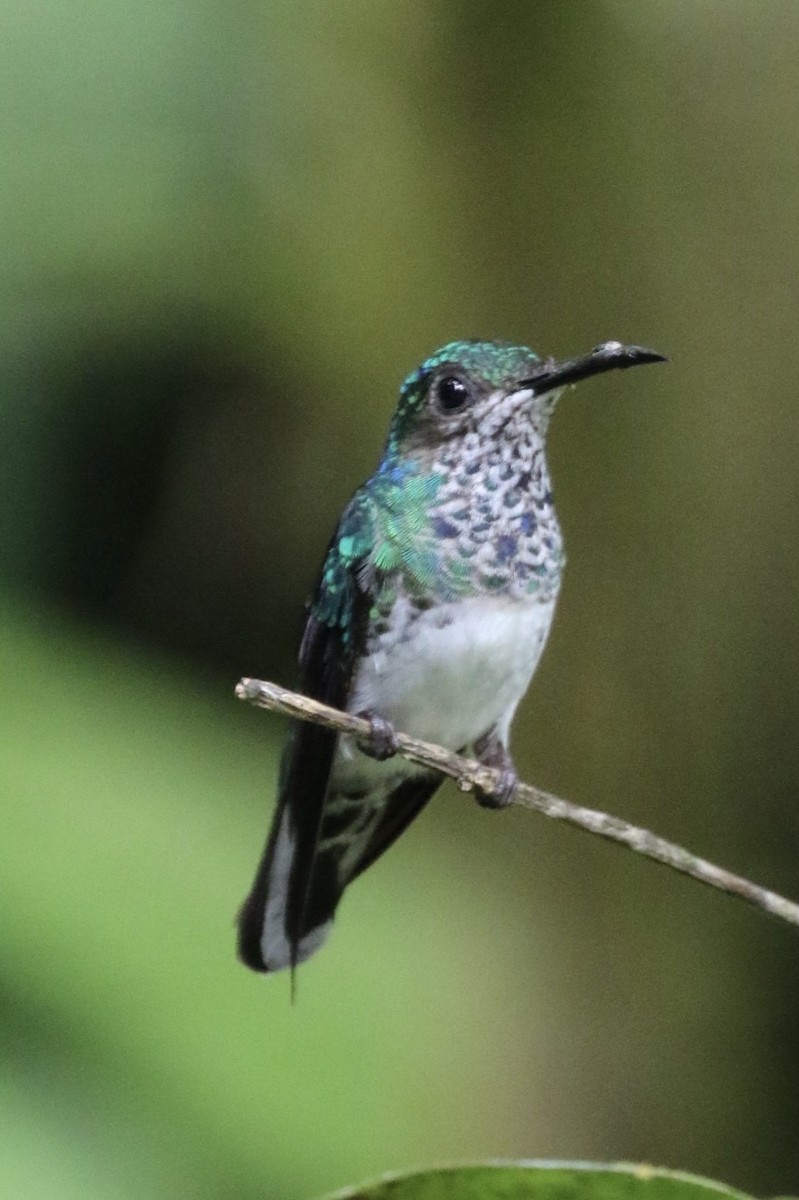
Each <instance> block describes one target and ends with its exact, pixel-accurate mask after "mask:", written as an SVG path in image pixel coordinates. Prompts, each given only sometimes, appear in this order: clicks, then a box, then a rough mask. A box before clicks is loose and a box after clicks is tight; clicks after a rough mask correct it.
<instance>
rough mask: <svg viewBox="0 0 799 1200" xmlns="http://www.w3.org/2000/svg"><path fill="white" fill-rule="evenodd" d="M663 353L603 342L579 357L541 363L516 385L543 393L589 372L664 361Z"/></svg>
mask: <svg viewBox="0 0 799 1200" xmlns="http://www.w3.org/2000/svg"><path fill="white" fill-rule="evenodd" d="M667 361H668V360H667V358H666V356H665V354H658V352H657V350H647V349H645V347H644V346H623V345H622V344H621V342H603V343H602V345H601V346H597V347H596V349H594V350H592V351H591V353H590V354H585V355H583V357H582V358H567V359H565V360H564V361H563V362H555V361H553V360H550V361H549V362H543V363H542V364H541V369H540V370H539V371H537V372H536V373H535V375H531V376H530V378H529V379H525V380H523V381H522V383H521V384H520V385H519V387H520V388H530V389H531V390H532V392H533V394H534V395H536V396H543V395H544V393H545V392H552V391H554V390H555V389H556V388H562V387H566V386H567V385H568V384H570V383H578V382H579V381H580V380H581V379H588V377H589V375H601V374H602V372H603V371H616V370H620V371H621V370H624V369H625V367H637V366H638V365H639V364H640V363H651V362H667Z"/></svg>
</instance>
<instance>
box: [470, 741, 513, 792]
mask: <svg viewBox="0 0 799 1200" xmlns="http://www.w3.org/2000/svg"><path fill="white" fill-rule="evenodd" d="M474 750H475V754H476V755H477V758H478V759H479V761H480V762H481V763H482V764H483V766H486V767H494V768H495V769H496V770H498V771H499V779H498V781H497V785H496V787H493V788H492V789H491V791H490V792H487V791H485V790H484V789H483V788H478V789H476V797H477V803H478V804H479V805H480V806H481V808H507V807H508V805H509V804H512V803H513V797H514V795H515V793H516V785H517V784H518V782H519V776H518V775H517V773H516V768H515V766H514V765H513V759H512V758H511V756H510V754H509V753H508V750H507V747H506V746H505V745H504V743H503V741H502V739H501V738H500V737H499V735H498V734H497V732H496V730H493V729H490V730H489V731H488V733H486V734H484V735H483V736H482V737H481V738H478V739H477V741H476V742H475V744H474Z"/></svg>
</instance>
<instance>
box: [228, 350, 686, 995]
mask: <svg viewBox="0 0 799 1200" xmlns="http://www.w3.org/2000/svg"><path fill="white" fill-rule="evenodd" d="M664 358H665V356H664V355H662V354H658V353H657V352H656V351H654V350H647V349H644V348H643V347H641V346H625V345H622V344H621V343H620V342H615V341H610V342H604V343H603V344H602V345H600V346H597V347H596V348H595V349H594V350H592V351H591V352H590V353H589V354H586V355H583V356H582V357H578V358H571V359H565V360H560V361H558V360H555V359H553V358H541V357H540V356H539V355H538V354H536V353H535V352H534V351H533V350H530V349H528V348H527V347H526V346H516V345H511V344H509V343H506V342H497V341H478V340H470V341H456V342H450V343H449V344H448V345H446V346H444V347H442V348H441V349H440V350H437V351H436V352H435V353H434V354H432V355H431V356H430V357H429V358H427V359H426V360H425V361H424V362H423V363H422V364H421V366H419V367H417V369H416V370H414V371H412V372H411V374H410V375H408V377H407V378H406V379H405V382H404V383H403V384H402V387H401V389H400V394H399V402H398V404H397V407H396V409H395V411H394V415H393V417H392V419H391V423H390V426H389V430H388V437H387V440H386V444H385V448H384V450H383V454H382V457H381V458H380V461H379V463H378V466H377V469H376V470H375V472H374V474H373V475H372V476H371V477H370V478H369V479H368V480H367V481H366V483H364V484H363V485H362V486H361V487H360V488H358V490H357V491H356V492H355V494H354V495H353V497H352V499H351V500H350V502H349V504H347V506H346V508H345V509H344V512H343V513H342V516H341V519H340V520H339V523H338V526H337V528H336V531H335V533H334V534H333V538H332V540H331V542H330V544H329V547H328V550H327V553H326V555H325V558H324V561H323V565H322V570H321V574H320V576H319V580H318V582H317V585H316V587H315V589H314V591H313V594H312V596H311V599H310V602H309V605H308V611H307V620H306V624H305V629H304V633H303V636H302V640H301V645H300V650H299V688H300V690H301V691H302V692H304V693H305V694H306V695H308V696H311V697H313V698H314V699H316V700H320V701H322V702H324V703H326V704H329V705H332V706H333V707H335V708H340V709H344V710H346V711H348V712H351V713H357V714H359V715H361V716H365V717H367V718H368V720H369V728H370V730H371V736H370V737H369V738H368V739H367V740H366V741H356V740H355V739H354V738H353V737H352V736H350V735H346V734H337V733H335V732H333V731H331V730H327V729H322V728H321V727H320V726H318V725H314V724H308V723H300V722H293V723H292V728H291V732H290V735H289V739H288V742H287V745H286V749H285V752H284V755H283V760H282V764H281V771H280V782H279V793H278V802H277V807H276V809H275V813H274V817H273V820H272V826H271V831H270V833H269V838H268V840H267V843H266V847H265V850H264V853H263V856H262V858H261V861H260V864H259V866H258V870H257V873H256V877H255V882H254V884H253V887H252V890H251V891H250V893H249V895H248V897H247V899H246V900H245V902H244V905H243V906H242V909H241V912H240V914H239V939H238V946H239V955H240V958H241V959H242V961H243V962H244V963H245V965H246V966H248V967H251V968H252V969H253V970H255V971H261V972H272V971H279V970H282V969H283V968H286V967H288V968H291V969H292V972H293V970H294V969H295V968H296V967H297V966H298V964H300V963H302V962H304V961H305V960H306V959H308V958H309V957H310V956H311V955H312V954H313V953H314V952H315V951H316V950H318V949H319V947H320V946H321V945H322V943H323V942H324V941H325V939H326V938H327V936H328V934H329V932H330V929H331V925H332V923H333V918H334V915H335V912H336V908H337V906H338V903H339V900H340V899H341V896H342V894H343V892H344V890H345V888H346V887H347V886H348V884H350V883H351V882H352V881H353V880H354V879H355V878H356V877H357V876H358V875H360V874H361V872H362V871H365V870H366V868H367V867H369V866H371V865H372V863H374V862H375V860H376V859H377V858H379V857H380V855H381V854H383V853H384V851H386V850H387V849H388V848H389V847H390V846H391V845H392V844H393V842H394V841H395V840H396V839H397V838H398V837H399V835H400V834H401V833H402V832H403V830H404V829H406V828H407V826H408V825H409V824H410V822H411V821H412V820H413V819H414V817H416V816H417V815H418V814H419V813H420V812H421V810H422V809H423V808H424V807H425V805H426V804H427V802H428V801H429V800H430V798H431V796H432V795H433V793H434V792H435V791H436V790H437V789H438V787H439V786H440V784H441V782H442V776H441V775H439V774H438V773H437V772H433V771H431V770H428V769H426V768H423V767H419V766H417V765H414V764H411V763H409V762H408V761H407V760H406V759H403V758H401V757H400V756H398V755H396V754H395V753H394V752H395V750H396V743H395V736H396V731H397V730H401V731H402V732H404V733H406V734H410V735H411V736H414V737H417V738H421V739H424V740H425V741H428V742H435V743H438V744H439V745H441V746H444V747H445V748H447V749H449V750H452V751H456V752H457V751H462V752H464V753H469V754H471V755H473V756H474V757H476V758H477V759H479V760H480V761H481V762H482V763H484V764H486V765H489V766H492V767H495V768H497V769H498V771H499V775H498V778H499V780H500V785H499V787H498V789H497V790H496V792H494V793H492V794H491V795H487V794H481V795H479V796H478V799H479V800H480V802H481V803H482V804H484V805H485V806H486V807H494V808H499V807H503V806H504V805H506V804H508V803H510V802H511V801H512V798H513V791H514V788H515V785H516V781H517V776H516V771H515V768H514V765H513V759H512V757H511V754H510V750H509V734H510V726H511V721H512V720H513V716H514V713H515V711H516V708H517V706H518V704H519V701H520V700H521V698H522V696H523V695H524V693H525V691H526V690H527V687H528V684H529V683H530V680H531V678H532V676H533V673H534V671H535V669H536V666H537V664H538V661H539V658H540V656H541V652H542V651H543V649H544V645H545V643H546V640H547V636H548V634H549V630H550V626H551V624H552V618H553V615H554V612H555V603H556V600H557V597H558V592H559V589H560V583H561V576H562V574H563V567H564V562H565V558H564V552H563V539H562V536H561V531H560V526H559V524H558V518H557V515H556V513H555V508H554V505H553V500H552V489H551V486H550V479H549V471H548V468H547V463H546V456H545V449H546V437H547V429H548V426H549V422H550V417H551V416H552V412H553V410H554V408H555V405H556V402H557V400H558V398H559V396H560V394H561V392H562V391H563V389H564V388H566V387H567V386H569V385H571V384H575V383H578V382H579V381H580V380H582V379H587V378H589V377H590V376H592V375H599V374H600V373H601V372H604V371H611V370H615V369H620V368H626V367H632V366H637V365H638V364H641V363H652V362H660V361H664Z"/></svg>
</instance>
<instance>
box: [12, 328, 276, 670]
mask: <svg viewBox="0 0 799 1200" xmlns="http://www.w3.org/2000/svg"><path fill="white" fill-rule="evenodd" d="M26 359H27V361H26V362H23V363H22V364H21V368H20V369H19V378H18V380H17V382H16V385H15V386H12V387H10V388H9V389H8V390H7V393H6V395H7V397H8V398H9V399H10V403H8V404H7V407H6V410H5V412H4V414H3V423H4V425H5V427H6V428H5V431H4V441H5V443H6V445H10V446H12V447H14V454H13V455H12V456H11V457H10V461H9V463H8V466H7V469H6V471H5V472H4V479H3V483H4V490H5V491H6V495H5V497H4V498H3V500H4V502H3V505H2V510H3V515H2V517H1V518H0V524H1V525H3V526H5V528H4V529H3V530H2V533H3V536H2V538H0V542H2V546H3V553H2V557H3V563H2V567H3V574H4V575H5V577H6V580H7V582H9V583H10V584H11V585H12V587H16V588H20V587H21V588H22V589H23V590H28V589H31V588H32V589H33V590H34V591H35V592H37V593H39V594H44V596H45V597H46V598H48V599H49V600H55V601H56V602H57V603H58V604H60V605H62V606H63V607H64V608H66V609H67V610H68V611H70V612H73V613H76V614H78V615H79V616H82V617H85V618H87V619H89V620H91V621H96V622H102V623H114V624H117V625H119V626H120V627H123V628H124V629H125V630H126V632H127V633H128V634H132V635H134V636H141V637H143V638H145V639H146V640H148V641H150V642H151V643H153V644H156V645H162V646H164V647H165V648H167V649H168V650H169V651H170V652H172V653H177V654H184V655H187V656H189V657H194V658H196V659H197V660H198V662H200V663H201V664H202V665H203V666H204V667H206V668H211V669H215V668H219V669H222V670H225V671H229V672H231V673H233V672H235V671H237V670H238V671H241V670H242V669H244V668H243V666H242V664H243V663H246V661H248V660H249V661H253V660H254V659H255V656H256V650H257V649H258V648H260V646H262V645H263V644H264V641H268V643H269V645H270V646H272V647H274V648H275V650H274V661H275V662H276V663H277V664H279V665H280V666H281V667H282V669H284V670H288V669H290V662H291V657H292V655H293V649H292V647H293V643H294V640H295V636H296V625H297V612H296V608H297V605H296V602H295V603H294V604H293V605H292V604H291V603H288V604H285V605H284V606H283V608H281V606H280V605H279V604H278V606H277V607H278V609H279V610H280V611H279V612H277V613H276V611H275V607H274V606H273V605H272V604H271V602H270V601H269V599H268V598H267V599H264V596H263V593H264V588H263V580H262V575H263V572H264V571H265V568H266V564H265V563H264V562H263V561H262V555H261V553H260V546H259V545H258V542H259V536H260V532H261V531H260V530H259V529H258V528H255V527H254V526H255V524H256V523H255V522H253V521H252V514H251V512H250V513H247V514H245V513H243V512H242V511H241V509H242V508H243V507H244V501H247V500H248V499H250V498H249V497H247V495H246V491H245V492H244V494H243V495H242V494H240V492H241V489H240V488H239V483H238V478H237V472H240V473H241V474H242V475H247V473H248V472H249V474H250V475H251V476H252V475H254V474H255V472H254V469H253V465H252V461H249V462H248V461H247V455H246V454H245V447H246V446H247V439H248V437H249V440H250V442H253V441H257V445H254V446H251V447H250V448H249V454H250V455H252V457H253V458H254V459H255V460H256V461H257V467H258V476H259V480H260V479H263V480H264V481H265V482H264V483H263V485H260V484H259V486H263V488H264V490H265V494H266V505H265V507H267V508H268V498H269V487H270V480H271V479H273V478H274V477H275V476H276V475H277V476H278V477H279V471H276V470H275V463H279V462H280V461H281V459H282V458H284V453H285V452H284V443H285V437H286V436H292V428H291V427H292V425H293V423H294V415H293V414H294V412H295V408H294V406H293V405H290V404H288V405H281V406H279V407H277V408H276V409H272V407H271V406H270V404H269V393H270V392H271V391H272V387H271V386H270V383H269V382H267V381H265V380H264V378H263V377H262V371H263V368H262V366H261V365H260V362H259V363H256V362H255V361H254V359H255V356H254V355H253V354H252V353H251V350H250V346H249V345H248V344H247V343H246V339H244V338H239V339H238V340H237V339H236V338H235V337H234V336H228V335H226V334H225V333H224V332H220V331H219V330H217V329H209V328H205V327H202V326H200V327H198V326H197V325H196V324H195V325H192V324H191V323H189V322H186V323H184V324H183V325H180V324H179V323H175V322H172V323H169V322H162V324H161V325H160V326H158V327H156V328H154V329H153V331H152V333H137V332H136V330H135V329H133V330H132V331H131V332H130V333H129V334H128V335H125V334H123V335H121V336H108V335H105V336H102V335H101V336H97V337H96V338H94V339H93V340H89V341H87V342H85V343H83V344H81V345H78V346H76V345H75V344H74V343H73V344H72V345H71V346H70V347H69V348H68V349H65V348H64V347H63V346H62V345H59V343H58V341H57V340H56V342H55V344H54V345H51V346H50V347H49V355H48V356H47V357H40V356H39V355H38V354H35V353H34V354H31V353H30V351H29V352H28V354H27V355H26ZM274 374H275V377H276V378H281V377H282V376H283V374H284V372H283V370H282V369H281V368H280V367H279V366H278V367H276V368H275V372H274ZM280 392H281V393H282V394H285V392H286V388H285V387H284V386H281V387H280ZM264 412H266V413H267V415H268V418H269V427H268V435H269V436H268V437H264V438H263V439H261V436H260V434H261V433H262V432H263V428H262V427H261V429H258V428H257V426H258V424H259V423H260V422H261V421H263V419H264V417H263V414H264ZM242 414H244V415H243V418H242ZM253 424H255V426H256V429H255V430H253V428H252V426H253ZM294 436H296V434H295V435H294ZM187 462H188V463H189V467H188V468H187V467H186V463H187ZM181 469H182V471H183V476H184V477H183V481H182V484H178V486H177V490H176V485H175V477H176V474H179V473H180V470H181ZM187 475H188V482H187V481H186V476H187ZM275 486H277V485H275ZM237 488H238V489H239V490H238V491H237ZM187 497H188V498H187ZM181 506H183V508H184V509H185V512H184V511H183V510H182V509H181ZM250 507H251V508H255V509H256V510H258V509H259V507H264V506H263V505H259V504H258V502H257V499H256V502H255V503H252V502H250ZM175 509H178V510H180V511H179V515H178V517H177V518H176V517H175V516H174V510H175ZM248 518H249V519H248ZM153 540H154V542H155V549H154V550H153V549H152V548H151V547H150V546H149V543H150V542H151V541H153ZM251 542H252V543H255V545H254V547H253V546H251V545H250V543H251ZM242 547H243V548H244V551H245V552H244V554H243V555H241V557H242V558H243V559H244V560H245V561H244V562H240V561H239V557H240V551H241V549H242ZM279 565H280V564H278V572H277V573H278V574H279V573H280V571H279Z"/></svg>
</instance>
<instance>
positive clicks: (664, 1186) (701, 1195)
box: [328, 1162, 744, 1200]
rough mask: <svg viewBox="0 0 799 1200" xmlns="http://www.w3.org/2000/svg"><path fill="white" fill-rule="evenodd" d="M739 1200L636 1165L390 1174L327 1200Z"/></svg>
mask: <svg viewBox="0 0 799 1200" xmlns="http://www.w3.org/2000/svg"><path fill="white" fill-rule="evenodd" d="M719 1197H728V1198H735V1200H744V1193H743V1192H738V1191H735V1190H734V1189H732V1188H728V1187H725V1186H724V1184H721V1183H715V1182H713V1180H710V1179H700V1178H699V1177H698V1176H696V1175H687V1174H684V1173H683V1172H680V1171H665V1170H660V1169H658V1168H656V1167H650V1166H646V1165H644V1164H635V1163H614V1164H611V1165H605V1164H598V1163H559V1162H522V1163H490V1164H483V1165H481V1166H473V1167H443V1168H438V1169H435V1170H432V1171H418V1172H414V1173H413V1174H410V1175H391V1176H386V1177H384V1178H383V1179H381V1180H377V1181H375V1182H373V1183H367V1184H364V1185H362V1186H361V1187H356V1188H355V1189H349V1190H346V1191H343V1192H336V1194H335V1196H330V1197H328V1200H714V1198H715V1200H718V1198H719Z"/></svg>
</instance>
